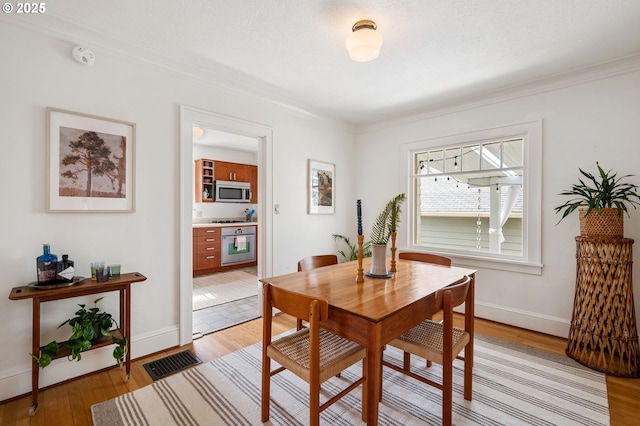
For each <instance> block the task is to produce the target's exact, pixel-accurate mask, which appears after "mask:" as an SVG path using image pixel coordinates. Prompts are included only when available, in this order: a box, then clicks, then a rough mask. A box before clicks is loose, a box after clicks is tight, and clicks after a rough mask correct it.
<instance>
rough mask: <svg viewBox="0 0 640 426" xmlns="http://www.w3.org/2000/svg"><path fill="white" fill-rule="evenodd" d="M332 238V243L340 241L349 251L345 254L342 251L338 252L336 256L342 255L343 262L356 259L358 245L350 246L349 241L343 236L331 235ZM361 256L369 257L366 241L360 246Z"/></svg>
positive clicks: (369, 252)
mask: <svg viewBox="0 0 640 426" xmlns="http://www.w3.org/2000/svg"><path fill="white" fill-rule="evenodd" d="M332 237H333V240H334V241H338V240H340V241H342V242H344V243H345V244H346V245H347V248H348V249H349V251H348V252H345V251H344V250H338V254H340V255H342V257H343V258H344V260H345V261H350V260H357V259H358V245H357V244H352V243H351V240H349V237H345V236H344V235H340V234H333V235H332ZM362 255H363V256H364V257H371V242H370V241H367V242H365V243H364V244H363V245H362Z"/></svg>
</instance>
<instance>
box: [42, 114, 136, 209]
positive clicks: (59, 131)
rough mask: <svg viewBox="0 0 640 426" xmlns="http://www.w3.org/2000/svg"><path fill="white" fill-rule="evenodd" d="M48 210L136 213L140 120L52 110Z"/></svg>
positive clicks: (50, 119)
mask: <svg viewBox="0 0 640 426" xmlns="http://www.w3.org/2000/svg"><path fill="white" fill-rule="evenodd" d="M47 124H48V125H47V132H48V140H49V151H48V157H49V158H48V173H47V177H48V181H49V182H48V189H47V190H48V193H47V198H48V203H47V210H48V211H49V212H133V211H134V210H135V204H134V187H135V185H134V183H135V176H134V160H135V124H134V123H128V122H125V121H120V120H114V119H110V118H104V117H97V116H93V115H87V114H82V113H77V112H71V111H64V110H59V109H55V108H47Z"/></svg>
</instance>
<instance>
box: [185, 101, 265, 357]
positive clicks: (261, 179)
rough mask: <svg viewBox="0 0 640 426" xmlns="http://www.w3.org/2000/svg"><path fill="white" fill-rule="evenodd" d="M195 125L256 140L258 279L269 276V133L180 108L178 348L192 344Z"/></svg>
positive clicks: (252, 125) (255, 126)
mask: <svg viewBox="0 0 640 426" xmlns="http://www.w3.org/2000/svg"><path fill="white" fill-rule="evenodd" d="M194 124H197V125H199V126H203V127H206V128H210V129H215V130H220V131H223V132H226V133H234V134H237V135H242V136H247V137H251V138H256V139H258V140H259V141H258V221H259V225H258V244H257V245H258V277H259V278H264V277H267V276H271V275H272V274H273V254H272V253H273V250H272V244H273V215H272V212H273V196H272V194H273V174H272V164H273V129H272V128H270V127H268V126H264V125H261V124H256V123H251V122H248V121H245V120H240V119H237V118H234V117H228V116H225V115H221V114H216V113H213V112H209V111H205V110H201V109H197V108H192V107H188V106H185V105H180V200H181V203H180V270H179V274H180V290H179V293H180V298H179V300H180V302H179V310H180V326H179V327H180V345H181V346H182V345H186V344H189V343H191V341H192V333H193V314H192V312H193V308H192V304H193V302H192V297H193V287H192V286H193V266H192V259H193V249H192V242H193V237H192V210H193V203H194V188H193V179H192V176H193V173H194V165H193V130H192V126H193V125H194Z"/></svg>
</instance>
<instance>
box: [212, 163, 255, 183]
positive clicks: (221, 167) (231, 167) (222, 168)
mask: <svg viewBox="0 0 640 426" xmlns="http://www.w3.org/2000/svg"><path fill="white" fill-rule="evenodd" d="M247 166H248V164H240V163H229V162H227V161H215V162H214V177H215V180H226V181H234V182H247V177H246V175H247V171H246V168H247Z"/></svg>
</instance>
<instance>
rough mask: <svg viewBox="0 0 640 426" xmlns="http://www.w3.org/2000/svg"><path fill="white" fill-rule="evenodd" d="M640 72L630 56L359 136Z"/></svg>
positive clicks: (374, 127) (419, 113) (380, 125)
mask: <svg viewBox="0 0 640 426" xmlns="http://www.w3.org/2000/svg"><path fill="white" fill-rule="evenodd" d="M638 71H640V54H637V55H632V56H627V57H625V58H621V59H617V60H614V61H608V62H603V63H600V64H596V65H593V66H589V67H584V68H577V69H575V70H572V71H568V72H563V73H558V74H554V75H551V76H548V77H545V78H541V79H537V80H531V81H529V82H527V83H524V84H518V85H514V86H511V87H508V88H504V89H499V90H495V91H491V92H486V93H484V94H481V95H477V96H473V97H468V98H466V99H465V98H460V99H458V100H456V101H451V102H446V103H442V104H440V105H437V106H434V107H430V108H428V109H420V108H419V109H417V110H414V111H413V112H407V114H406V115H403V116H401V117H397V118H390V119H387V120H381V121H378V122H375V123H370V124H361V125H359V126H358V127H357V133H358V134H365V133H369V132H373V131H379V130H383V129H388V128H392V127H396V126H401V125H406V124H409V123H413V122H417V121H423V120H428V119H432V118H435V117H440V116H445V115H449V114H454V113H458V112H462V111H467V110H472V109H476V108H480V107H484V106H488V105H492V104H496V103H501V102H506V101H510V100H514V99H518V98H525V97H529V96H533V95H538V94H541V93H545V92H553V91H556V90H560V89H565V88H568V87H572V86H578V85H582V84H587V83H591V82H594V81H598V80H604V79H607V78H612V77H616V76H619V75H625V74H631V73H634V72H638Z"/></svg>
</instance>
